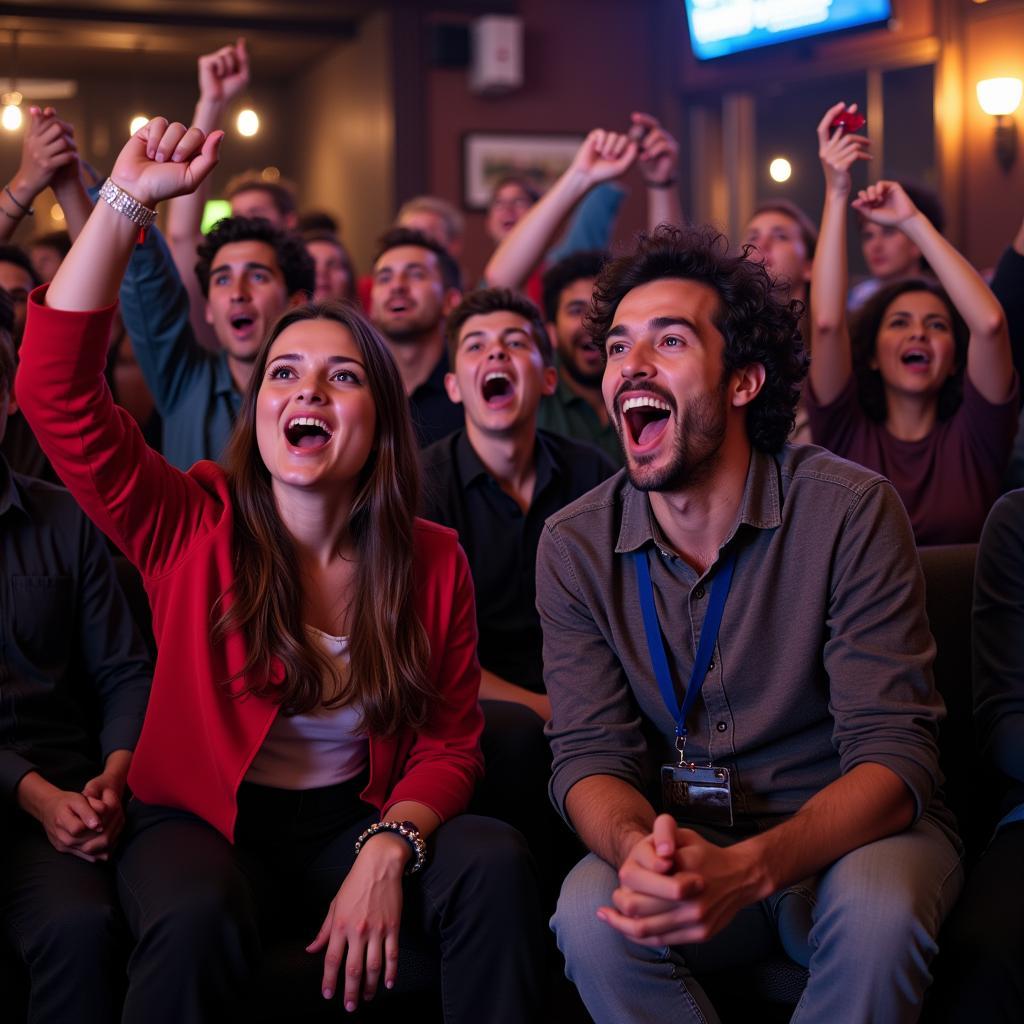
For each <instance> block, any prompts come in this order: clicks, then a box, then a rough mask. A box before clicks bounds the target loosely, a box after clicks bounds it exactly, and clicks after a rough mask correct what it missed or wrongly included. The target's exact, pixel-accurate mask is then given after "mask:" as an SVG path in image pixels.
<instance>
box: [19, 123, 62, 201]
mask: <svg viewBox="0 0 1024 1024" xmlns="http://www.w3.org/2000/svg"><path fill="white" fill-rule="evenodd" d="M28 116H29V122H28V127H27V128H26V129H25V137H24V139H23V141H22V144H21V164H20V166H19V167H18V171H17V173H16V174H15V176H14V178H13V180H12V182H11V191H13V192H14V194H15V195H16V196H17V197H18V200H19V202H21V203H23V204H24V205H25V206H29V205H31V203H32V200H33V199H35V197H36V196H37V195H39V193H40V192H42V190H43V189H44V188H46V187H47V186H48V185H51V184H53V183H54V179H55V177H58V176H59V175H61V174H65V173H69V172H70V173H72V174H76V175H77V173H78V147H77V146H76V145H75V131H74V129H73V128H72V127H71V125H70V124H68V122H67V121H62V120H60V118H58V117H57V114H56V111H55V110H54V109H53V107H47V108H46V109H45V110H40V108H39V107H29V111H28Z"/></svg>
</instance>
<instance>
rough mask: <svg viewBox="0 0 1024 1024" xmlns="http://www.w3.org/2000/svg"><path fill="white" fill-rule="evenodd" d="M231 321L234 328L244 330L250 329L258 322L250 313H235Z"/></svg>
mask: <svg viewBox="0 0 1024 1024" xmlns="http://www.w3.org/2000/svg"><path fill="white" fill-rule="evenodd" d="M230 323H231V327H232V330H235V331H239V332H243V331H247V330H249V329H250V328H251V327H252V325H253V324H254V323H256V318H255V317H254V316H252V315H251V314H249V313H233V314H232V316H231V320H230Z"/></svg>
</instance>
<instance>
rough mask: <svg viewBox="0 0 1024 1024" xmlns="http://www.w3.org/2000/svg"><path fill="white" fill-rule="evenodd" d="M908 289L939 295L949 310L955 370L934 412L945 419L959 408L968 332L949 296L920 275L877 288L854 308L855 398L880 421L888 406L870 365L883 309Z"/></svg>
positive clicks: (965, 364) (852, 349) (878, 375)
mask: <svg viewBox="0 0 1024 1024" xmlns="http://www.w3.org/2000/svg"><path fill="white" fill-rule="evenodd" d="M908 292H928V293H929V294H930V295H934V296H936V297H937V298H939V299H941V300H942V301H943V303H945V305H946V309H947V310H948V311H949V317H950V321H951V322H952V325H953V344H954V346H955V347H954V354H953V365H954V367H955V372H954V373H953V375H952V376H951V377H949V378H947V380H946V381H945V383H944V384H943V385H942V387H941V388H940V389H939V407H938V416H939V419H940V420H948V419H949V418H950V416H952V415H953V413H955V412H956V411H957V409H959V408H960V403H961V402H962V401H963V398H964V372H965V371H966V369H967V344H968V342H969V341H970V337H971V333H970V330H969V329H968V327H967V324H966V323H964V319H963V317H962V316H960V314H959V313H958V312H957V311H956V307H955V306H954V305H953V303H952V302H950V301H949V296H948V295H947V294H946V293H945V291H944V290H943V289H942V288H940V287H939V286H938V285H937V284H934V283H933V282H931V281H927V280H925V279H923V278H907V279H906V280H904V281H895V282H893V283H892V284H890V285H886V286H885V287H883V288H879V289H878V291H876V292H875V293H874V295H872V296H871V298H869V299H868V300H867V302H865V303H864V305H863V306H862V307H861V308H860V310H858V312H857V315H856V316H855V317H854V318H853V321H852V323H851V324H850V351H851V354H852V356H853V373H854V376H855V377H856V379H857V399H858V400H859V401H860V405H861V408H862V409H863V410H864V413H865V415H867V417H868V418H869V419H872V420H874V421H875V422H876V423H884V422H885V417H886V414H887V412H888V408H887V405H886V401H885V384H884V382H883V381H882V375H881V374H880V373H879V372H878V370H877V369H875V368H874V367H872V365H871V364H872V362H873V361H874V358H875V350H876V348H877V347H878V332H879V331H880V330H881V327H882V321H883V320H884V319H885V313H886V310H887V309H888V308H889V306H890V305H892V303H893V302H895V301H896V299H898V298H899V297H900V296H901V295H906V294H907V293H908Z"/></svg>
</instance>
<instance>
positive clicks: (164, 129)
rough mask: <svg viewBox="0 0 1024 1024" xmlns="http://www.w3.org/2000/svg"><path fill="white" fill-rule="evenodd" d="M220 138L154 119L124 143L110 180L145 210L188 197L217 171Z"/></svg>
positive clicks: (198, 130) (160, 118)
mask: <svg viewBox="0 0 1024 1024" xmlns="http://www.w3.org/2000/svg"><path fill="white" fill-rule="evenodd" d="M223 138H224V133H223V132H222V131H215V132H211V133H210V134H209V135H204V133H203V132H202V131H201V130H200V129H198V128H195V127H192V128H186V127H185V126H184V125H183V124H181V123H180V122H177V121H175V122H172V123H171V124H168V123H167V119H166V118H164V117H155V118H153V120H152V121H150V122H149V123H148V124H146V125H143V127H142V128H140V129H139V130H138V131H137V132H136V133H135V134H134V135H133V136H132V137H131V138H130V139H129V140H128V142H127V143H125V146H124V149H122V150H121V152H120V154H119V155H118V158H117V161H116V163H115V164H114V169H113V170H112V171H111V172H110V177H111V179H112V180H113V182H114V184H115V185H118V186H119V187H120V188H122V189H124V190H125V191H126V192H128V193H129V194H130V195H131V196H133V197H134V198H135V199H136V200H138V201H139V202H140V203H142V204H143V205H144V206H154V205H155V204H156V203H158V202H160V201H161V200H163V199H170V198H171V197H173V196H182V195H188V194H189V193H192V192H194V191H195V190H196V189H197V188H198V187H199V184H200V183H201V182H202V180H203V179H204V178H205V177H206V176H207V175H208V174H209V173H210V172H211V171H212V170H213V168H214V167H216V165H217V159H218V153H219V150H220V143H221V140H222V139H223Z"/></svg>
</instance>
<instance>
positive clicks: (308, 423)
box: [284, 416, 334, 451]
mask: <svg viewBox="0 0 1024 1024" xmlns="http://www.w3.org/2000/svg"><path fill="white" fill-rule="evenodd" d="M333 433H334V432H333V431H332V430H331V428H330V427H329V426H328V425H327V424H326V423H325V422H324V421H323V420H322V419H319V418H318V417H316V416H294V417H293V418H292V419H290V420H289V421H288V425H287V426H286V427H285V428H284V436H285V440H286V441H287V442H288V443H289V444H290V445H291V446H292V447H293V448H301V449H302V450H304V451H307V450H308V451H312V450H315V449H317V448H323V446H324V445H325V444H327V442H328V441H330V439H331V437H332V436H333Z"/></svg>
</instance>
